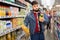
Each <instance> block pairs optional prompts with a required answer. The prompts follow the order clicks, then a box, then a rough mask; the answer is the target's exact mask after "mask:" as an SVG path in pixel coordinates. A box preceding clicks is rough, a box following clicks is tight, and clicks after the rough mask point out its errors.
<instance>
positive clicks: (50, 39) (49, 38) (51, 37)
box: [45, 30, 56, 40]
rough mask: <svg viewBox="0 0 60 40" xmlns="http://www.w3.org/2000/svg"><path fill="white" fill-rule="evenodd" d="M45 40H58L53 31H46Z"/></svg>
mask: <svg viewBox="0 0 60 40" xmlns="http://www.w3.org/2000/svg"><path fill="white" fill-rule="evenodd" d="M45 40H56V37H55V35H54V32H51V30H46V31H45Z"/></svg>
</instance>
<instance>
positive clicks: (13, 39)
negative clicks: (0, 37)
mask: <svg viewBox="0 0 60 40" xmlns="http://www.w3.org/2000/svg"><path fill="white" fill-rule="evenodd" d="M11 40H15V32H12V36H11Z"/></svg>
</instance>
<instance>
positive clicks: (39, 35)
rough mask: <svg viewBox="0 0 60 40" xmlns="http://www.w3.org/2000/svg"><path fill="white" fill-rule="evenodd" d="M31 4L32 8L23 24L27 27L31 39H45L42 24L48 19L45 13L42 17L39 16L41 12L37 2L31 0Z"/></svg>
mask: <svg viewBox="0 0 60 40" xmlns="http://www.w3.org/2000/svg"><path fill="white" fill-rule="evenodd" d="M31 4H32V8H33V10H32V11H30V12H29V13H28V14H27V16H26V18H25V20H24V24H25V26H26V27H29V31H30V37H31V40H45V39H44V24H45V23H47V22H48V19H47V17H46V15H45V14H44V18H42V19H40V18H39V16H40V14H41V12H40V10H39V7H38V2H36V1H33V2H32V3H31Z"/></svg>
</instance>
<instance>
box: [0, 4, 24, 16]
mask: <svg viewBox="0 0 60 40" xmlns="http://www.w3.org/2000/svg"><path fill="white" fill-rule="evenodd" d="M19 15H25V10H24V9H21V10H20V11H19V8H17V7H11V6H3V5H0V17H16V16H18V17H19Z"/></svg>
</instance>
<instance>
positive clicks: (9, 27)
mask: <svg viewBox="0 0 60 40" xmlns="http://www.w3.org/2000/svg"><path fill="white" fill-rule="evenodd" d="M6 27H7V29H11V28H12V22H11V21H10V20H7V21H6Z"/></svg>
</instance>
